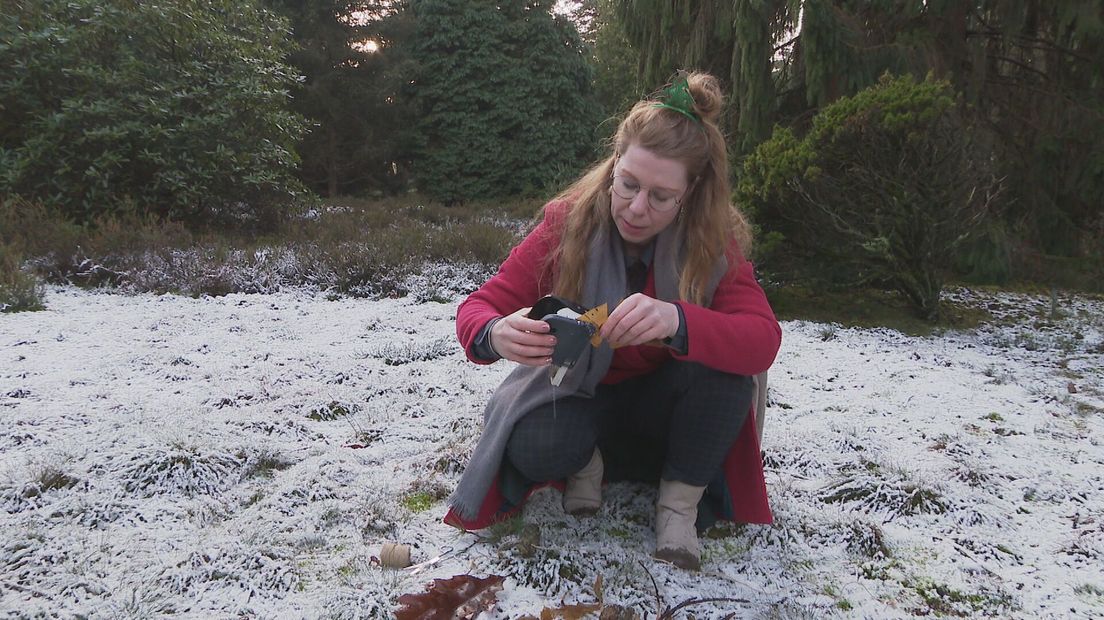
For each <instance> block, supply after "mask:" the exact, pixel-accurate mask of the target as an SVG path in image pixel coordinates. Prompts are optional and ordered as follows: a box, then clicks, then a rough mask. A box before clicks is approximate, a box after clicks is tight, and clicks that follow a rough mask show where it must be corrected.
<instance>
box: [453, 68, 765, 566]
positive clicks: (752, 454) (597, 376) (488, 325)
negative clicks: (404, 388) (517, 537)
mask: <svg viewBox="0 0 1104 620" xmlns="http://www.w3.org/2000/svg"><path fill="white" fill-rule="evenodd" d="M721 104H722V96H721V93H720V89H719V86H718V84H717V81H716V80H715V79H714V78H712V77H711V76H709V75H705V74H700V73H696V74H689V75H687V74H681V75H680V76H679V77H678V78H676V80H675V81H674V83H673V85H671V86H670V87H669V88H667V89H666V90H664V91H662V92H661V94H660V95H659V96H658V97H657V98H656V99H651V100H645V101H642V102H639V103H638V104H637V105H636V106H635V107H634V108H633V109H632V111H631V112H630V113H629V114H628V116H627V117H626V118H625V119H624V120H623V121H622V122H621V123H620V125H619V127H618V130H617V133H616V135H615V137H614V140H613V153H612V154H611V155H610V156H609V157H607V158H606V159H604V160H603V161H601V162H600V163H598V164H597V165H596V166H594V167H593V168H592V169H591V170H590V171H588V172H587V173H586V174H585V175H584V176H583V177H582V178H580V179H579V180H578V181H577V182H575V184H574V185H572V186H571V187H570V188H568V189H567V190H566V191H565V192H564V193H563V194H562V195H560V196H559V197H558V198H557V199H555V200H553V201H552V202H550V203H549V204H548V205H547V206H546V207H545V209H544V217H543V221H542V222H541V223H540V224H539V225H538V226H537V227H536V228H535V229H534V230H533V232H531V233H530V234H529V235H528V236H527V237H526V238H525V239H524V240H523V241H522V242H521V243H520V244H519V245H518V246H517V247H515V248H514V249H513V250H512V251H511V253H510V256H509V257H508V258H507V259H506V261H505V262H504V263H503V264H502V266H501V268H500V269H499V272H498V274H497V275H495V276H494V277H493V278H491V279H490V280H489V281H488V282H487V283H486V284H484V285H483V286H482V287H481V288H480V289H479V290H478V291H476V292H474V293H472V294H471V296H469V297H468V298H467V299H466V300H465V301H464V302H463V303H462V304H461V305H460V308H459V310H458V312H457V317H456V326H457V335H458V336H459V338H460V342H461V343H462V344H463V346H464V349H465V351H466V352H467V354H468V357H469V358H470V359H471V360H472V361H474V362H476V363H492V362H494V361H497V360H498V359H503V358H504V359H507V360H510V361H513V362H516V363H517V364H519V366H518V367H517V368H515V369H514V371H513V373H512V374H510V376H509V377H507V379H506V380H505V381H503V383H502V385H501V386H499V388H498V389H497V390H496V391H495V394H494V395H493V396H492V397H491V399H490V401H489V402H488V404H487V409H486V411H485V412H484V429H483V434H482V436H481V437H480V440H479V444H478V446H477V447H476V449H475V451H474V453H473V455H472V458H471V460H470V462H469V464H468V466H467V469H466V470H465V472H464V475H463V477H462V478H461V481H460V484H459V485H458V487H457V490H456V493H455V494H454V495H453V497H452V499H451V504H452V510H451V511H450V513H449V515H448V516H447V517H446V521H448V522H449V523H452V524H454V525H458V526H461V527H464V528H466V529H478V528H481V527H485V526H487V525H489V524H490V523H492V522H494V521H496V520H499V519H501V518H504V517H506V516H507V515H509V514H510V513H512V512H514V511H515V510H517V509H518V508H519V507H520V505H521V503H522V502H523V501H524V498H525V496H526V495H527V493H528V492H530V491H531V490H532V489H534V488H535V487H536V486H539V485H541V484H544V483H549V482H552V483H558V482H559V481H562V480H566V486H565V488H564V499H563V505H564V509H565V510H566V511H567V512H569V513H573V514H588V513H594V512H596V511H597V510H598V509H599V507H600V505H601V489H602V481H603V478H606V479H616V478H626V477H629V478H639V479H652V480H656V479H658V481H659V493H658V500H657V504H656V538H657V543H656V557H657V558H660V559H664V560H667V561H670V562H673V563H675V564H676V565H678V566H681V567H683V568H688V569H694V570H696V569H698V568H699V566H700V557H701V554H700V549H699V546H698V541H697V531H696V528H695V524H696V522H699V524H700V523H705V522H710V521H711V520H715V519H716V518H718V517H719V518H727V519H735V520H741V521H748V522H761V523H769V522H770V520H771V515H770V509H769V508H768V506H767V503H766V488H765V485H764V482H763V470H762V462H761V460H760V457H759V446H758V440H757V437H756V434H755V424H754V412H752V411H751V398H752V393H753V391H754V387H753V383H752V380H751V377H752V376H754V375H756V374H758V373H761V372H763V371H765V370H766V369H767V368H768V367H769V366H770V365H771V363H772V362H773V361H774V357H775V355H776V353H777V351H778V347H779V344H780V342H781V329H780V328H779V325H778V322H777V320H776V319H775V317H774V313H773V312H772V311H771V309H770V306H769V305H768V304H767V300H766V297H765V296H764V294H763V291H762V289H761V288H760V287H759V285H758V284H757V283H756V281H755V277H754V274H753V272H752V268H751V265H750V263H748V262H747V260H746V259H745V256H746V255H747V252H748V250H749V246H750V241H751V235H750V229H749V227H748V224H747V222H746V220H745V219H744V218H743V217H742V216H741V215H740V213H739V212H738V211H737V210H736V209H735V208H734V207H733V206H732V205H731V204H730V203H729V194H730V192H729V182H728V159H727V154H726V149H725V143H724V137H723V135H722V134H721V132H720V130H719V129H718V127H717V116H718V115H719V113H720V109H721ZM550 293H551V294H555V295H556V296H558V297H561V298H563V299H566V300H571V301H573V302H577V303H578V304H579V305H581V306H583V307H585V308H592V307H596V306H599V305H601V304H603V303H604V304H607V305H608V307H609V308H613V311H612V312H610V314H609V318H608V320H607V321H606V322H605V323H604V325H602V327H601V330H600V332H599V334H600V335H601V337H602V339H603V342H602V344H601V345H600V346H598V347H596V348H593V349H591V348H590V347H588V348H587V351H586V353H585V354H584V356H583V358H582V359H580V360H579V361H578V362H577V363H576V364H575V366H574V367H573V368H572V369H571V371H570V372H568V373H567V376H566V378H565V379H564V382H563V384H561V385H560V386H559V387H557V388H555V389H553V387H552V386H551V385H550V383H549V376H550V373H549V369H548V368H547V366H548V365H549V364H550V362H551V356H552V352H553V350H554V348H555V337H554V336H552V335H551V334H550V333H549V326H548V324H547V323H546V322H544V321H542V320H537V319H534V318H529V317H528V316H527V314H528V312H529V308H530V307H531V306H532V305H533V304H534V303H536V302H537V300H539V299H540V298H541V297H543V296H545V295H548V294H550ZM703 497H705V499H706V501H702V500H703ZM699 504H700V505H701V507H702V508H703V509H704V511H705V512H708V513H709V514H703V515H699ZM699 517H703V518H700V519H699Z"/></svg>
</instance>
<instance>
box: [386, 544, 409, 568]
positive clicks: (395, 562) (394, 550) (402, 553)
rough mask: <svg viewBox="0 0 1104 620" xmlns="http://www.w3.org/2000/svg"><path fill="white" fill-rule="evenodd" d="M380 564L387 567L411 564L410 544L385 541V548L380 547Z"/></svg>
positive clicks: (401, 566) (400, 566)
mask: <svg viewBox="0 0 1104 620" xmlns="http://www.w3.org/2000/svg"><path fill="white" fill-rule="evenodd" d="M380 564H382V565H383V566H384V567H386V568H406V567H407V566H410V545H402V544H399V543H383V548H381V549H380Z"/></svg>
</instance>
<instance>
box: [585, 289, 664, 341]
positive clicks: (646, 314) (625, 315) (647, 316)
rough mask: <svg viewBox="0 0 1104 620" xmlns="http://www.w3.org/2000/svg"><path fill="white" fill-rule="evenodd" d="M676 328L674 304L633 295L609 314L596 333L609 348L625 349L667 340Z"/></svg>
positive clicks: (636, 294)
mask: <svg viewBox="0 0 1104 620" xmlns="http://www.w3.org/2000/svg"><path fill="white" fill-rule="evenodd" d="M678 327H679V311H678V308H677V307H676V306H675V304H672V303H669V302H666V301H660V300H658V299H655V298H652V297H648V296H647V295H644V294H643V293H634V294H632V295H629V297H628V298H626V299H625V300H624V301H622V302H621V303H620V304H618V305H617V307H616V308H615V309H614V310H613V312H611V313H610V315H609V318H608V319H607V320H606V323H605V325H603V326H602V330H601V331H600V332H599V334H600V335H601V336H602V338H605V339H606V340H607V341H608V342H609V343H610V346H612V347H626V346H632V345H639V344H646V343H650V342H652V341H660V340H663V339H664V338H670V337H671V336H674V335H675V332H677V331H678Z"/></svg>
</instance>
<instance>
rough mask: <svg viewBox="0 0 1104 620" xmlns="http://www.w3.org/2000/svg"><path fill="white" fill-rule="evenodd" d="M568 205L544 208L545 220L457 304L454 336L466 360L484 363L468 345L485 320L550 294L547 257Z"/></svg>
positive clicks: (558, 204)
mask: <svg viewBox="0 0 1104 620" xmlns="http://www.w3.org/2000/svg"><path fill="white" fill-rule="evenodd" d="M566 213H567V205H566V204H564V203H552V204H549V205H548V206H547V207H545V210H544V219H543V220H541V223H540V224H538V225H537V227H536V228H534V229H533V232H531V233H529V234H528V235H527V236H526V237H525V239H523V240H522V242H521V243H519V244H518V245H517V246H516V247H514V249H512V250H510V255H509V256H508V257H506V260H505V261H504V262H503V263H502V265H501V266H499V268H498V273H497V274H495V276H494V277H492V278H491V279H490V280H487V282H486V283H485V284H484V285H483V286H481V287H479V290H477V291H475V292H474V293H472V294H471V295H469V296H468V298H467V299H465V300H464V301H463V302H461V303H460V306H459V308H457V310H456V335H457V337H458V338H459V339H460V344H461V345H462V346H463V347H464V352H465V353H466V354H467V356H468V359H470V360H471V361H473V362H475V363H477V364H487V363H489V362H487V361H486V360H481V359H479V358H477V357H475V356H474V355H472V350H471V346H472V343H473V342H474V341H475V337H476V336H478V335H479V330H481V329H483V326H484V325H486V324H487V322H488V321H490V320H492V319H495V318H497V317H500V316H506V315H508V314H513V313H514V312H517V311H518V310H520V309H521V308H526V307H529V306H532V305H533V304H534V303H536V301H537V300H538V299H540V298H541V297H544V296H545V295H548V294H549V293H551V292H552V269H551V267H550V265H549V261H548V257H549V256H551V255H552V254H553V252H554V251H555V249H556V247H557V246H558V245H559V243H560V235H561V234H562V232H563V224H564V217H565V216H566Z"/></svg>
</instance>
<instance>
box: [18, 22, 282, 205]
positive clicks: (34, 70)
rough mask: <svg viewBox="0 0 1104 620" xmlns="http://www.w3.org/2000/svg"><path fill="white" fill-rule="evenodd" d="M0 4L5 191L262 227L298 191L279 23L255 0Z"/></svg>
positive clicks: (47, 200) (59, 202)
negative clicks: (254, 223)
mask: <svg viewBox="0 0 1104 620" xmlns="http://www.w3.org/2000/svg"><path fill="white" fill-rule="evenodd" d="M4 7H5V8H4V11H3V12H2V14H0V101H2V102H3V114H2V115H0V194H9V195H22V196H24V197H26V198H30V199H33V200H36V201H41V202H44V203H48V204H51V205H56V206H59V207H61V208H63V209H64V210H65V212H66V214H67V215H68V216H69V217H70V218H72V219H74V220H76V221H80V222H87V221H91V220H92V219H94V218H95V217H97V216H99V215H102V214H104V213H112V212H115V211H117V210H119V209H125V208H127V205H134V206H136V207H137V208H138V209H140V210H142V211H143V212H149V213H154V214H157V215H159V216H162V217H168V218H171V219H181V220H190V221H194V222H199V221H205V222H210V221H212V220H222V221H239V222H240V221H243V220H244V221H246V222H257V221H258V220H260V219H266V218H272V217H274V214H275V213H276V212H277V210H278V205H279V204H281V203H286V202H287V201H288V200H289V198H290V197H291V196H293V195H294V194H296V193H297V192H298V191H299V186H298V185H297V182H296V181H295V180H294V177H293V173H294V168H295V165H296V163H297V159H296V155H295V152H294V147H295V144H296V141H297V140H298V138H299V136H300V135H301V133H302V131H303V125H304V124H303V121H302V119H301V118H299V117H298V116H296V115H295V114H293V113H291V112H289V111H288V110H287V103H288V92H287V91H288V89H289V88H290V87H291V86H292V85H293V84H294V83H295V82H296V80H297V79H298V78H297V75H296V74H294V72H292V71H291V70H290V69H289V68H288V67H287V66H286V65H285V63H284V60H283V59H284V56H285V55H286V53H287V51H288V50H289V46H288V43H287V41H286V39H287V33H286V23H285V22H284V21H282V20H281V19H279V18H278V17H276V16H275V15H274V14H272V13H270V12H268V11H266V10H264V9H262V8H260V6H259V5H258V4H257V1H256V0H246V1H240V0H176V1H174V2H139V1H137V0H14V1H11V2H5V3H4Z"/></svg>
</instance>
